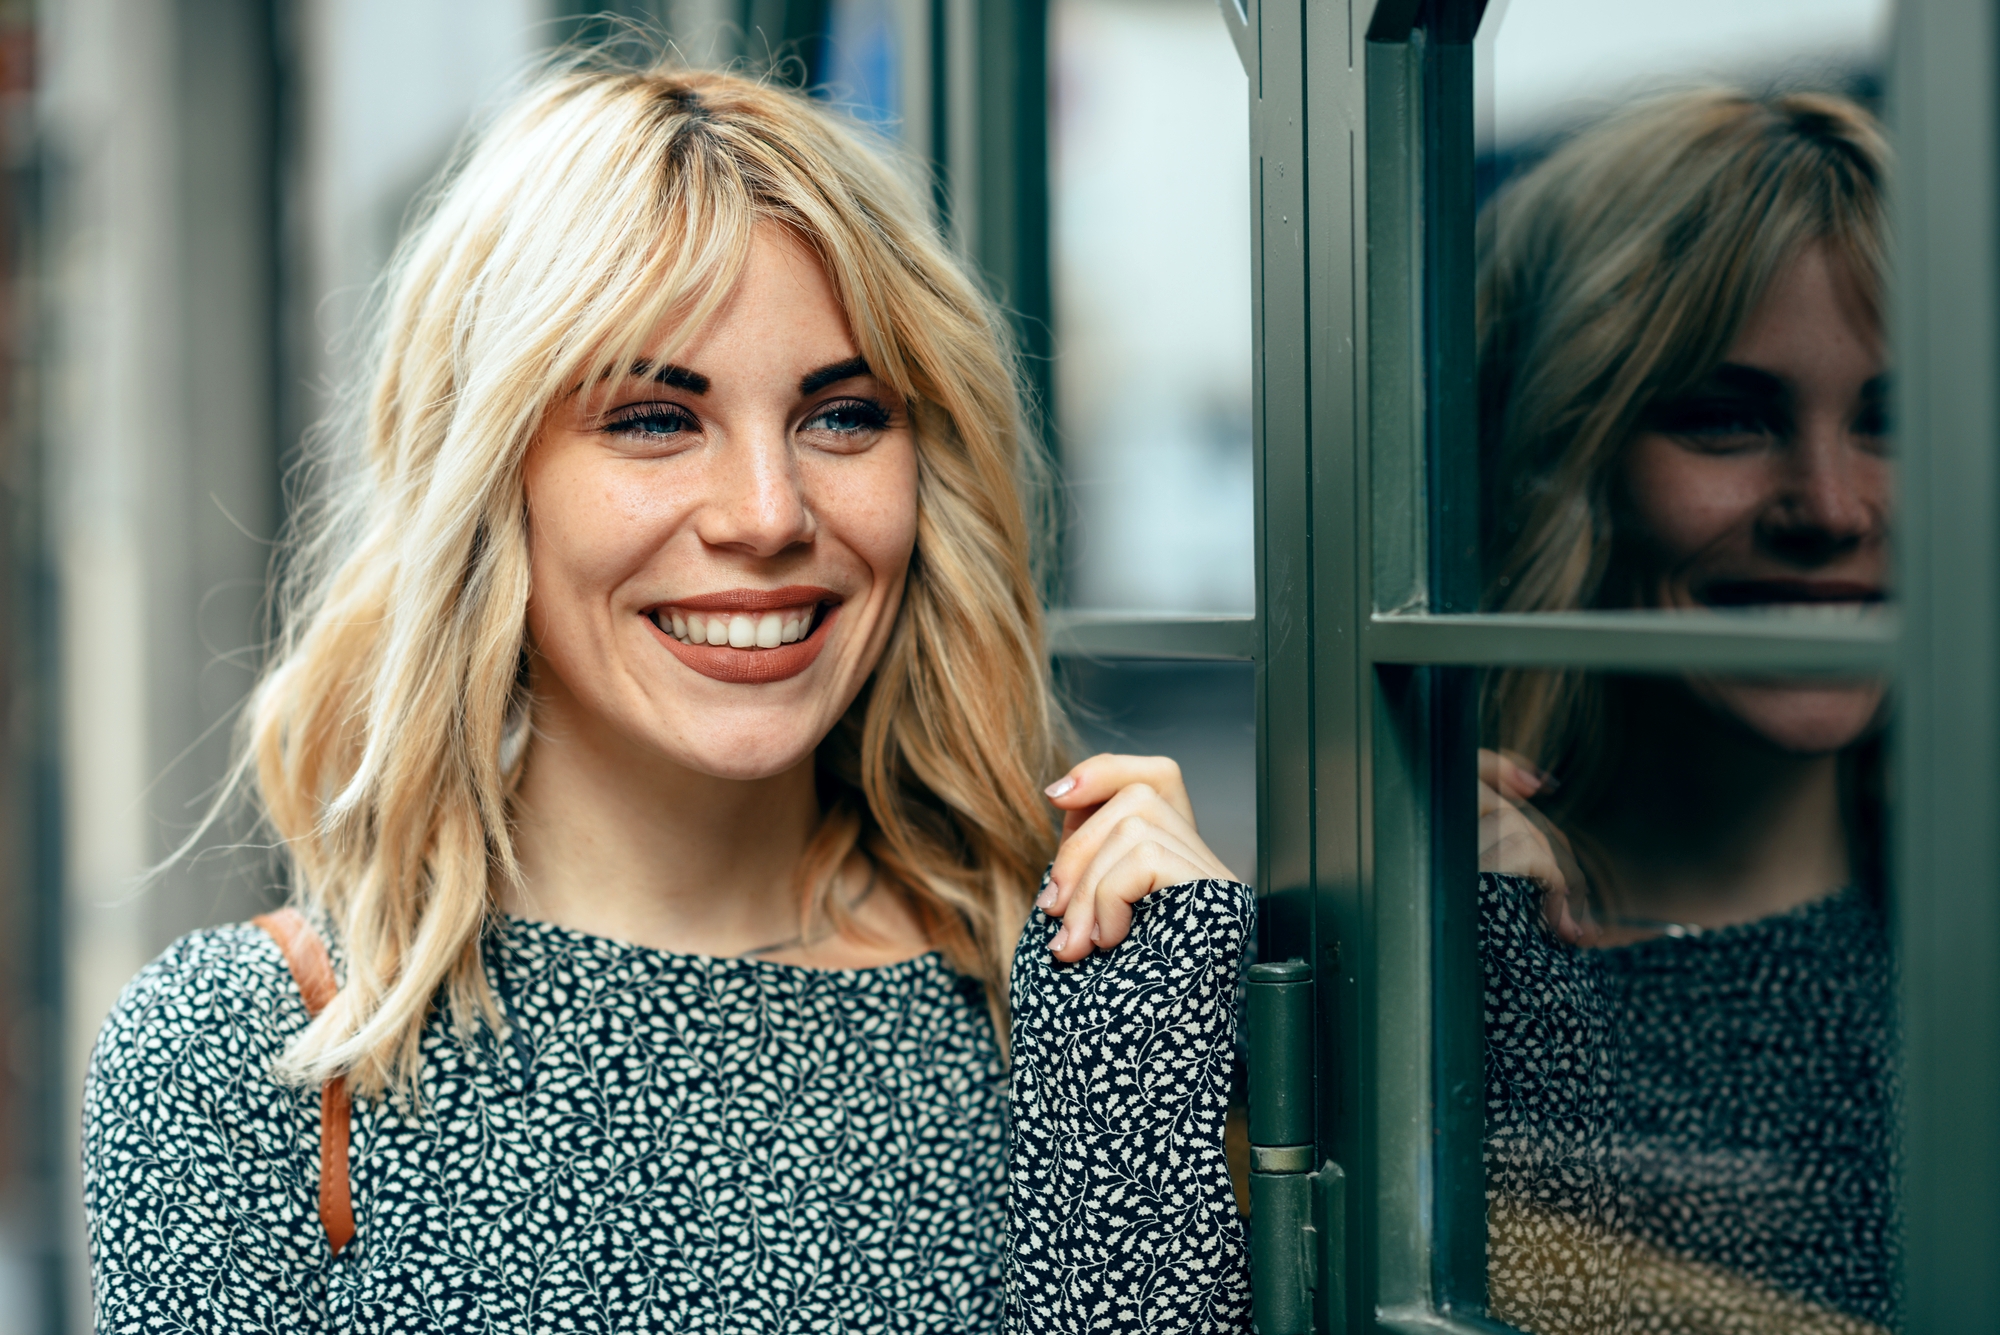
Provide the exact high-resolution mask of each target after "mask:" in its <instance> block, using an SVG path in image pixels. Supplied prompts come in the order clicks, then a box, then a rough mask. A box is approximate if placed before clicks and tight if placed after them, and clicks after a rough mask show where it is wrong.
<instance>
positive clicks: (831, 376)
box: [799, 357, 868, 394]
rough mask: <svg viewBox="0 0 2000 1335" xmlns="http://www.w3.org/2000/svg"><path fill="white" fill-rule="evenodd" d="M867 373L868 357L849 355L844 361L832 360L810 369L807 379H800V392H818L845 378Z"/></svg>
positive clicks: (848, 378) (849, 378)
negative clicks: (816, 368) (815, 369)
mask: <svg viewBox="0 0 2000 1335" xmlns="http://www.w3.org/2000/svg"><path fill="white" fill-rule="evenodd" d="M867 374H868V362H867V360H866V359H864V358H861V357H849V358H848V359H847V360H846V361H844V362H832V363H830V364H828V365H826V366H822V367H820V368H819V370H817V371H808V372H807V373H806V376H805V379H803V380H801V381H799V393H801V394H817V393H818V392H819V391H820V390H823V389H825V388H826V387H827V386H828V385H837V384H839V383H840V382H841V381H843V380H852V379H854V377H855V376H858V375H867Z"/></svg>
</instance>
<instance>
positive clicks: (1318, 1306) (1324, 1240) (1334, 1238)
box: [1312, 1159, 1347, 1335]
mask: <svg viewBox="0 0 2000 1335" xmlns="http://www.w3.org/2000/svg"><path fill="white" fill-rule="evenodd" d="M1312 1197H1313V1199H1312V1227H1313V1237H1312V1245H1313V1247H1314V1249H1315V1250H1316V1251H1317V1253H1318V1260H1317V1261H1316V1262H1315V1264H1314V1266H1313V1280H1314V1283H1313V1323H1314V1325H1313V1328H1314V1329H1315V1330H1318V1331H1321V1332H1324V1335H1346V1331H1347V1264H1346V1257H1347V1174H1346V1173H1344V1172H1342V1171H1341V1168H1340V1165H1339V1164H1337V1163H1335V1162H1334V1161H1333V1160H1331V1159H1328V1160H1327V1161H1326V1162H1325V1163H1324V1164H1322V1165H1320V1170H1319V1171H1318V1172H1317V1173H1314V1174H1313V1175H1312Z"/></svg>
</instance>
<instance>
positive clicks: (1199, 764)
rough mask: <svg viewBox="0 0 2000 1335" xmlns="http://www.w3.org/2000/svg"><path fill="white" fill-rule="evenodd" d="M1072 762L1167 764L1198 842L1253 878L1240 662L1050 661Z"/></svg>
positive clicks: (1252, 794)
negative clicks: (1180, 784) (1105, 754)
mask: <svg viewBox="0 0 2000 1335" xmlns="http://www.w3.org/2000/svg"><path fill="white" fill-rule="evenodd" d="M1056 668H1057V684H1058V687H1059V689H1060V690H1061V692H1062V696H1063V699H1064V701H1065V703H1067V705H1068V706H1069V711H1070V721H1071V723H1072V725H1073V726H1074V727H1075V729H1076V734H1077V743H1078V755H1079V756H1088V755H1094V754H1096V753H1097V752H1099V751H1115V752H1121V753H1124V754H1128V755H1156V756H1170V757H1172V758H1173V759H1174V760H1175V761H1176V762H1177V763H1178V764H1179V765H1180V767H1181V774H1182V776H1183V777H1184V778H1185V780H1186V782H1187V789H1188V800H1189V801H1190V802H1192V803H1193V804H1194V812H1195V823H1196V825H1197V827H1198V829H1199V832H1200V834H1201V837H1202V841H1203V842H1204V843H1206V844H1207V845H1208V846H1209V848H1210V849H1211V850H1212V851H1213V852H1214V853H1215V856H1216V857H1218V858H1220V859H1221V860H1222V864H1223V865H1224V866H1225V867H1228V868H1229V869H1230V870H1231V871H1233V872H1235V873H1236V874H1237V875H1238V876H1240V877H1242V878H1243V879H1245V880H1248V879H1249V878H1250V877H1252V876H1254V875H1256V872H1257V729H1256V708H1257V684H1256V668H1255V666H1254V665H1253V664H1250V663H1233V662H1176V661H1144V660H1131V659H1127V660H1111V661H1107V660H1091V659H1083V658H1064V659H1059V660H1058V661H1057V664H1056Z"/></svg>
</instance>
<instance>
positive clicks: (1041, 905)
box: [1035, 876, 1056, 909]
mask: <svg viewBox="0 0 2000 1335" xmlns="http://www.w3.org/2000/svg"><path fill="white" fill-rule="evenodd" d="M1055 902H1056V878H1055V877H1053V876H1051V877H1049V883H1048V884H1047V885H1045V886H1043V887H1042V893H1041V894H1039V895H1037V896H1036V897H1035V907H1036V908H1038V909H1045V908H1048V907H1050V906H1051V905H1053V904H1054V903H1055Z"/></svg>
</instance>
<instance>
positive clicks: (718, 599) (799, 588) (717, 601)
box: [658, 584, 840, 612]
mask: <svg viewBox="0 0 2000 1335" xmlns="http://www.w3.org/2000/svg"><path fill="white" fill-rule="evenodd" d="M839 601H840V595H839V594H837V593H835V592H834V591H833V590H832V589H822V588H819V587H818V586H816V585H811V584H787V585H785V586H784V587H783V588H778V589H724V590H723V591H722V592H721V593H703V594H698V595H696V596H695V597H692V598H669V599H667V600H666V601H665V602H662V603H659V604H658V606H660V607H678V608H680V609H681V610H682V611H684V612H773V611H776V610H778V609H779V608H782V607H804V606H805V605H806V604H808V603H837V602H839Z"/></svg>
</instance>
